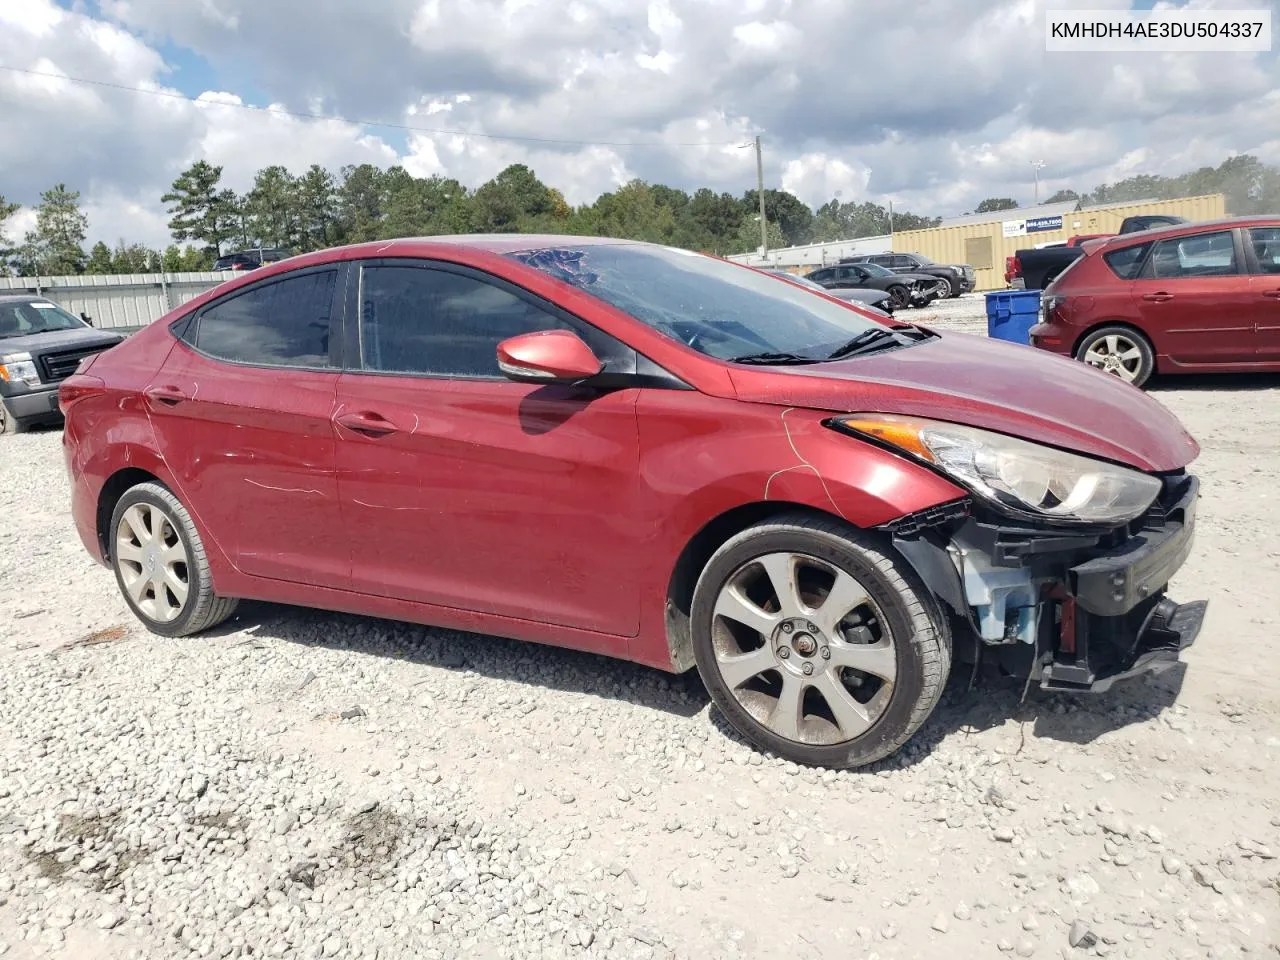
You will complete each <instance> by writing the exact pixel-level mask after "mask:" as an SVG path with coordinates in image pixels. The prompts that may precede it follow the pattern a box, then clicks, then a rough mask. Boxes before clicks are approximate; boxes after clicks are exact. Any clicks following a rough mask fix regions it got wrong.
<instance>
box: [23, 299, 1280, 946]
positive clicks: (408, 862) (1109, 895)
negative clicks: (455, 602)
mask: <svg viewBox="0 0 1280 960" xmlns="http://www.w3.org/2000/svg"><path fill="white" fill-rule="evenodd" d="M981 311H982V298H981V297H966V298H963V299H962V300H961V301H960V302H959V303H949V304H946V305H944V306H943V307H941V308H935V310H933V311H921V312H920V314H919V319H921V320H923V319H924V315H925V314H926V313H930V312H931V313H933V315H934V319H933V320H932V322H934V323H937V324H938V325H940V326H944V325H945V326H956V327H961V328H964V327H966V326H967V327H968V328H970V329H972V328H974V326H975V325H979V326H980V324H978V320H977V318H980V317H981V315H982V313H981ZM915 314H916V312H915V311H912V312H910V313H909V314H908V316H912V317H913V318H914V317H915ZM944 314H945V315H944ZM1278 387H1280V378H1271V379H1269V380H1267V379H1263V380H1252V379H1248V380H1244V379H1233V380H1228V379H1222V380H1214V381H1205V382H1201V381H1196V382H1194V383H1185V382H1184V383H1178V382H1174V383H1171V384H1158V385H1157V386H1156V388H1155V395H1156V396H1158V397H1159V398H1160V399H1161V400H1162V401H1163V402H1165V403H1167V404H1168V405H1169V406H1170V407H1172V408H1173V409H1174V410H1175V411H1176V412H1177V413H1178V414H1179V415H1180V416H1182V417H1183V418H1184V421H1185V422H1186V423H1187V424H1188V426H1189V427H1190V428H1191V429H1192V431H1193V432H1194V433H1195V434H1196V435H1197V436H1198V437H1199V438H1200V440H1201V443H1202V444H1203V446H1204V453H1203V455H1202V458H1201V460H1200V463H1199V466H1198V472H1199V473H1200V474H1201V475H1202V477H1203V478H1204V481H1205V487H1204V497H1203V502H1202V507H1201V516H1200V524H1201V526H1200V534H1199V541H1198V545H1197V549H1196V552H1195V554H1194V556H1193V557H1192V559H1191V561H1190V562H1189V563H1188V565H1187V567H1186V568H1185V570H1184V571H1183V572H1182V573H1181V574H1180V575H1179V577H1178V579H1177V581H1176V583H1175V585H1174V586H1175V590H1174V594H1175V596H1176V597H1178V598H1181V599H1191V598H1196V597H1208V598H1209V599H1210V600H1211V606H1210V615H1209V619H1208V621H1207V624H1206V627H1205V630H1204V632H1203V634H1202V635H1201V638H1200V641H1199V643H1198V644H1197V645H1196V647H1195V648H1193V649H1192V650H1191V651H1189V653H1188V655H1187V657H1186V659H1187V661H1188V666H1187V669H1186V671H1185V675H1184V673H1183V672H1182V671H1173V672H1170V673H1169V674H1165V675H1164V676H1163V677H1161V678H1160V679H1159V681H1149V680H1148V681H1136V682H1131V683H1128V684H1125V685H1121V686H1119V687H1117V688H1116V689H1115V690H1113V691H1112V693H1111V694H1109V695H1107V696H1104V697H1099V698H1075V697H1066V696H1060V695H1055V696H1048V695H1044V694H1041V693H1039V692H1038V691H1037V690H1035V689H1032V690H1031V691H1030V692H1029V694H1028V696H1027V698H1026V700H1025V702H1023V701H1022V700H1021V695H1022V690H1021V688H1020V686H1019V685H1015V684H1011V683H1010V682H1009V681H1005V680H1001V679H999V678H994V677H986V676H984V677H980V678H978V681H977V684H976V686H975V687H974V688H973V689H969V684H968V681H969V678H968V677H967V676H966V677H960V678H953V680H952V683H951V684H950V686H949V688H948V692H947V694H946V696H945V698H944V701H943V703H942V705H941V706H940V708H939V710H938V712H937V713H936V714H935V716H934V718H933V719H932V720H931V721H930V722H929V723H928V724H927V725H926V727H925V729H924V730H923V731H922V733H921V734H920V735H919V736H917V738H916V739H915V740H914V741H913V742H912V744H911V745H909V747H908V748H907V750H906V751H905V752H904V753H902V754H901V755H900V756H899V757H897V758H894V759H892V760H890V761H888V762H886V763H884V764H881V765H879V766H877V767H876V768H873V769H871V770H868V771H863V772H858V773H834V772H819V771H813V770H805V769H800V768H797V767H795V766H793V765H791V764H787V763H782V762H778V761H775V760H771V759H768V758H766V757H762V756H761V755H759V754H757V753H755V752H753V751H752V750H750V749H749V748H748V747H746V746H745V745H744V744H743V743H741V742H740V741H739V740H738V739H737V738H736V737H735V736H734V735H733V734H732V733H731V732H730V731H729V730H728V729H727V728H726V726H725V724H724V723H723V722H722V721H721V720H720V719H719V718H718V716H717V715H716V714H715V712H714V710H712V709H711V708H710V707H709V706H708V701H707V696H706V694H705V692H704V691H703V690H702V687H701V685H700V684H699V683H698V681H697V679H696V678H695V677H694V676H692V675H689V676H685V677H669V676H666V675H664V674H661V673H658V672H656V671H652V670H647V669H644V668H641V667H637V666H632V665H629V664H624V663H617V662H613V661H608V660H605V659H601V658H598V657H592V656H587V655H581V654H576V653H571V652H566V651H559V650H555V649H551V648H544V647H536V646H531V645H522V644H518V643H514V642H509V641H506V640H498V639H493V638H485V637H477V636H470V635H464V634H458V633H452V632H447V631H439V630H430V629H425V628H421V627H416V626H409V625H403V624H395V623H389V622H385V621H378V620H369V619H362V618H357V617H350V616H340V615H330V614H325V613H319V612H313V611H304V610H297V609H292V608H285V607H273V606H268V605H259V604H252V605H246V606H245V607H243V608H242V610H241V613H240V615H239V616H238V618H237V619H236V620H234V621H233V622H231V623H229V624H227V625H226V626H224V627H223V628H221V629H219V630H218V631H215V632H214V633H213V634H212V635H210V636H205V637H200V638H194V639H187V640H166V639H161V638H157V637H153V636H150V635H148V634H146V633H145V632H143V631H142V630H141V629H140V628H139V627H138V626H137V625H136V624H135V622H134V621H133V620H132V619H131V618H130V617H129V615H128V613H127V612H126V608H125V605H124V603H123V602H122V601H121V600H120V599H119V597H118V596H117V593H116V589H115V584H114V580H113V579H112V577H111V575H110V574H109V573H108V572H107V571H105V570H102V569H101V568H99V567H97V566H95V565H94V564H93V563H92V562H91V561H90V560H89V559H88V557H87V556H86V555H85V554H84V552H83V550H82V548H81V546H80V544H79V541H78V540H77V538H76V536H75V533H74V531H73V529H72V527H71V524H70V520H69V517H68V513H67V488H66V481H65V479H64V475H63V466H62V460H61V449H60V434H59V432H58V431H56V430H53V431H41V432H36V433H33V434H30V435H25V436H20V437H4V438H0V583H3V589H2V590H0V624H3V626H0V663H2V665H3V669H0V717H3V723H0V955H3V956H4V957H5V960H10V958H27V957H34V956H42V957H43V956H56V957H67V958H77V960H80V958H90V957H113V958H114V957H121V958H123V957H155V958H161V957H165V958H167V957H187V956H192V957H195V956H200V957H224V956H249V955H253V956H263V955H265V956H289V957H375V956H376V957H383V958H391V957H406V958H408V957H414V958H418V957H427V958H431V957H441V958H443V957H467V958H470V957H513V958H516V957H518V958H525V957H540V956H546V957H562V956H566V957H579V956H582V957H588V956H592V957H610V958H612V957H623V958H633V957H634V958H670V957H688V958H698V960H703V958H717V957H759V958H771V957H780V956H794V957H805V958H810V957H816V958H836V957H840V958H855V960H869V958H873V957H875V958H881V960H887V958H916V957H933V956H944V955H950V956H957V957H966V958H967V957H1000V956H1011V957H1086V956H1108V955H1109V956H1117V957H1139V958H1180V957H1234V956H1244V955H1248V956H1259V955H1268V956H1270V955H1273V954H1274V953H1275V952H1278V951H1280V947H1278V946H1277V945H1278V944H1280V861H1277V860H1276V859H1274V857H1275V856H1276V855H1277V854H1280V790H1278V789H1277V786H1276V784H1277V783H1278V782H1280V762H1278V761H1280V719H1277V718H1278V717H1280V655H1278V654H1277V651H1276V648H1275V635H1276V625H1277V619H1280V612H1278V611H1280V547H1278V546H1277V538H1276V537H1275V531H1276V517H1277V516H1280V511H1277V509H1276V491H1277V489H1278V488H1280V485H1278V484H1277V480H1278V479H1280V476H1278V474H1280V469H1278V467H1280V440H1278V438H1280V390H1278V389H1277V388H1278Z"/></svg>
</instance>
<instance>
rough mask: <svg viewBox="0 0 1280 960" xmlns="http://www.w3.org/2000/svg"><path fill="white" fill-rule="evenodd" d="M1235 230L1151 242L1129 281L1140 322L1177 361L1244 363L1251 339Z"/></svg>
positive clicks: (1249, 358) (1246, 284)
mask: <svg viewBox="0 0 1280 960" xmlns="http://www.w3.org/2000/svg"><path fill="white" fill-rule="evenodd" d="M1241 252H1242V251H1241V248H1240V247H1239V246H1238V242H1237V238H1236V235H1235V231H1234V230H1217V231H1212V232H1208V233H1196V234H1191V235H1189V236H1184V237H1173V238H1170V239H1168V240H1161V241H1159V242H1158V243H1156V245H1155V248H1154V249H1153V250H1152V251H1151V256H1150V258H1149V259H1148V261H1147V264H1146V266H1145V267H1144V269H1143V273H1142V276H1141V277H1140V278H1139V279H1137V280H1135V281H1133V284H1132V287H1131V294H1132V296H1133V298H1134V305H1135V307H1136V309H1137V312H1138V315H1139V316H1140V317H1141V318H1142V328H1143V330H1144V331H1145V332H1146V333H1147V335H1148V336H1149V337H1151V340H1152V342H1153V343H1154V344H1155V347H1156V352H1157V353H1160V354H1164V355H1166V356H1168V357H1170V358H1171V359H1172V360H1173V361H1174V362H1176V363H1183V364H1207V363H1248V362H1250V361H1252V360H1253V359H1254V351H1255V347H1256V340H1255V335H1254V322H1253V316H1252V312H1251V310H1250V307H1251V303H1250V295H1249V279H1248V277H1247V276H1246V275H1245V273H1244V271H1243V270H1241V269H1240V264H1241V259H1242V257H1241Z"/></svg>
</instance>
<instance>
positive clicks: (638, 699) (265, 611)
mask: <svg viewBox="0 0 1280 960" xmlns="http://www.w3.org/2000/svg"><path fill="white" fill-rule="evenodd" d="M241 633H247V634H248V638H249V639H248V640H247V641H241V642H252V641H253V640H283V641H285V642H287V643H293V644H297V645H299V646H304V647H323V648H327V649H331V650H340V651H344V652H350V653H362V654H368V655H372V656H383V657H388V658H394V659H396V660H400V661H403V662H407V663H410V664H414V665H417V666H424V667H435V668H437V669H442V670H448V671H451V672H454V673H471V674H479V675H481V676H484V677H488V678H490V679H494V680H502V681H506V682H509V683H518V684H522V685H524V686H527V687H535V688H539V689H544V690H560V691H564V692H571V693H580V694H585V695H587V696H591V697H598V698H600V699H602V700H618V701H623V702H626V703H630V704H633V705H634V706H637V707H642V708H644V709H646V710H654V711H660V712H664V713H670V714H673V715H676V716H680V717H685V718H689V717H693V716H696V715H697V714H699V713H701V712H702V711H703V710H704V709H705V708H706V707H707V705H708V704H709V703H710V697H709V696H708V694H707V691H706V688H705V687H704V686H703V685H702V681H701V680H700V679H699V677H698V674H697V671H696V670H690V671H689V672H687V673H684V674H679V675H673V674H669V673H666V672H664V671H661V670H656V669H653V668H651V667H645V666H642V665H640V664H636V663H631V662H628V661H623V660H615V659H612V658H610V657H605V656H600V655H596V654H590V653H582V652H579V651H576V650H566V649H563V648H560V647H551V646H544V645H541V644H533V643H525V642H521V641H519V640H508V639H505V638H502V637H492V636H485V635H481V634H473V633H465V632H462V631H455V630H445V629H438V628H434V627H424V626H419V625H417V624H410V623H402V622H400V621H393V620H380V619H377V618H372V617H360V616H355V615H351V614H341V613H328V612H325V611H320V610H308V609H303V608H299V607H288V606H281V605H276V604H267V603H258V602H252V603H251V602H246V603H244V604H242V605H241V607H240V609H239V611H237V614H236V616H235V617H233V618H232V619H231V620H229V621H227V622H226V623H224V624H222V625H221V626H219V627H217V628H215V629H213V630H210V631H208V632H207V633H206V634H204V636H209V637H223V638H229V637H231V636H234V635H237V634H241ZM1185 672H1186V668H1185V666H1184V665H1183V664H1181V663H1179V664H1175V665H1174V666H1173V667H1171V668H1169V669H1168V670H1166V671H1165V672H1164V673H1161V674H1159V675H1158V676H1147V677H1139V678H1134V679H1131V680H1126V681H1122V682H1120V683H1117V684H1116V685H1115V686H1114V687H1113V688H1112V689H1111V690H1110V691H1108V692H1107V693H1105V694H1100V695H1095V694H1068V693H1060V692H1059V693H1049V692H1044V691H1041V690H1040V689H1039V688H1038V687H1037V686H1034V685H1032V686H1031V687H1030V688H1029V689H1026V692H1025V697H1024V686H1025V683H1024V681H1019V680H1015V679H1012V678H1009V677H1005V676H1001V675H999V674H997V673H996V672H995V671H994V668H992V669H991V670H988V671H983V672H981V673H979V674H978V676H977V677H971V676H970V671H969V668H968V667H967V666H963V665H960V666H957V667H956V669H955V670H953V672H952V675H951V678H950V680H949V681H948V683H947V686H946V689H945V690H944V692H943V697H942V700H941V701H940V702H939V704H938V707H937V708H936V709H935V710H934V712H933V714H932V716H931V717H930V718H929V720H928V721H926V723H925V725H924V726H923V727H922V728H921V730H920V731H919V732H918V733H917V734H916V736H915V737H913V738H912V739H911V741H910V742H909V743H908V744H907V745H906V746H905V747H904V748H903V749H902V750H901V751H899V752H898V753H897V754H895V755H894V756H892V757H889V758H887V759H885V760H882V761H880V762H879V763H877V764H873V765H871V766H869V767H865V768H863V771H864V772H867V773H875V772H877V771H880V770H885V769H899V768H905V767H909V766H913V765H915V764H917V763H919V762H920V761H922V760H924V759H925V758H926V757H928V756H929V755H930V754H931V753H933V752H934V750H936V749H937V748H938V747H939V745H941V744H942V743H943V742H944V741H947V740H949V739H951V738H955V737H967V736H972V735H974V734H976V733H980V732H982V731H985V730H990V729H993V728H995V727H999V726H1003V725H1006V724H1009V723H1017V724H1020V725H1022V726H1023V727H1024V732H1023V736H1024V738H1035V739H1041V740H1052V741H1057V742H1061V743H1071V744H1077V745H1083V744H1088V743H1091V742H1093V741H1094V740H1096V739H1097V738H1098V737H1100V736H1103V735H1104V734H1107V733H1112V732H1114V731H1116V730H1120V729H1123V728H1124V727H1126V726H1129V725H1130V724H1134V723H1142V722H1144V721H1147V720H1150V719H1152V718H1154V717H1157V716H1159V715H1160V714H1161V713H1162V712H1163V711H1164V710H1166V709H1168V708H1169V707H1170V706H1172V705H1173V704H1174V703H1175V702H1176V701H1177V698H1178V693H1179V692H1180V690H1181V688H1182V681H1183V677H1184V675H1185ZM710 716H711V722H712V724H713V725H714V727H715V728H716V730H717V731H718V732H719V733H720V734H721V735H722V736H724V737H725V738H726V739H729V740H733V741H735V742H737V743H740V744H743V745H746V741H745V740H744V739H743V737H742V736H741V735H740V734H738V733H737V731H735V730H734V729H733V728H732V727H731V726H729V723H728V721H727V720H725V718H724V717H723V716H722V715H721V713H720V711H719V710H718V709H715V708H714V707H712V709H711V711H710ZM1028 724H1030V726H1027V725H1028Z"/></svg>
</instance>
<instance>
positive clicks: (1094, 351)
mask: <svg viewBox="0 0 1280 960" xmlns="http://www.w3.org/2000/svg"><path fill="white" fill-rule="evenodd" d="M1076 359H1077V360H1079V361H1081V362H1083V363H1087V364H1089V366H1091V367H1094V368H1096V369H1098V370H1101V371H1103V372H1104V373H1109V374H1111V375H1113V376H1115V377H1119V378H1120V379H1121V380H1123V381H1125V382H1126V383H1131V384H1133V385H1134V386H1135V387H1140V386H1142V385H1143V384H1144V383H1146V382H1147V381H1148V380H1149V379H1150V378H1151V374H1152V373H1153V372H1154V371H1155V366H1156V356H1155V351H1154V350H1153V349H1152V347H1151V341H1150V340H1148V339H1147V338H1146V337H1144V336H1143V335H1142V334H1140V333H1139V332H1138V331H1137V330H1133V329H1131V328H1130V327H1120V326H1109V327H1099V328H1098V329H1097V330H1091V331H1089V333H1088V334H1086V335H1085V338H1084V339H1083V340H1081V341H1080V344H1079V346H1077V347H1076Z"/></svg>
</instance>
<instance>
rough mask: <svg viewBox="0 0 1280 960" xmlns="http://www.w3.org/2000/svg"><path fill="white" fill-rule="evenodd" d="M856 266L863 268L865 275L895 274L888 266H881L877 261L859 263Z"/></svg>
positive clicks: (891, 275)
mask: <svg viewBox="0 0 1280 960" xmlns="http://www.w3.org/2000/svg"><path fill="white" fill-rule="evenodd" d="M858 266H859V267H861V268H862V269H863V270H865V271H866V272H867V276H870V277H893V276H896V274H895V273H894V272H893V271H892V270H890V269H889V268H888V267H882V266H880V264H878V263H860V264H858Z"/></svg>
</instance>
